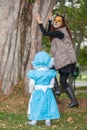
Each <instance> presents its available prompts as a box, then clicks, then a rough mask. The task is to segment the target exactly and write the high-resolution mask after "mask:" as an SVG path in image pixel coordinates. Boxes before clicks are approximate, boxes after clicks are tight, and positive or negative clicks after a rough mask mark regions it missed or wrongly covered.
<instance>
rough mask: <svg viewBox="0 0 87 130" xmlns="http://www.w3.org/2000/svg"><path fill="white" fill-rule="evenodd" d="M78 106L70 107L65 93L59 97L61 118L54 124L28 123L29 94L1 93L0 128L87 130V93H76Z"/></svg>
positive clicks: (3, 129)
mask: <svg viewBox="0 0 87 130" xmlns="http://www.w3.org/2000/svg"><path fill="white" fill-rule="evenodd" d="M76 96H77V98H78V101H79V104H80V105H79V107H78V108H72V109H68V108H67V107H66V105H68V103H69V99H68V98H67V96H66V95H65V94H64V93H63V94H62V95H61V96H60V98H59V99H57V102H58V107H59V110H60V114H61V118H60V119H59V120H52V126H50V127H46V126H45V125H44V121H39V122H38V125H37V126H29V125H28V124H27V122H28V119H27V106H28V100H29V96H28V95H23V94H22V93H18V92H17V93H15V94H12V95H10V96H4V95H3V94H2V93H0V130H12V129H13V130H87V93H76Z"/></svg>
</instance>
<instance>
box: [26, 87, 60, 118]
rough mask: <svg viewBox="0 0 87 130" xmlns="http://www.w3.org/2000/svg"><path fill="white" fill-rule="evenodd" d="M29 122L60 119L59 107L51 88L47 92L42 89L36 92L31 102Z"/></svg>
mask: <svg viewBox="0 0 87 130" xmlns="http://www.w3.org/2000/svg"><path fill="white" fill-rule="evenodd" d="M28 109H29V110H28V111H30V114H29V115H28V119H29V120H47V119H58V118H60V113H59V110H58V106H57V103H56V100H55V97H54V95H53V92H52V90H51V89H50V88H47V90H46V92H44V91H43V90H41V89H38V90H34V92H33V93H32V96H31V99H30V101H29V107H28Z"/></svg>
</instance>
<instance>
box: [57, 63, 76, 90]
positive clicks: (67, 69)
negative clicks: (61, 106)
mask: <svg viewBox="0 0 87 130" xmlns="http://www.w3.org/2000/svg"><path fill="white" fill-rule="evenodd" d="M75 69H76V64H69V65H66V66H64V67H63V68H61V69H59V70H58V72H59V74H60V84H61V85H62V87H63V88H64V89H66V88H67V87H69V84H68V82H67V79H68V76H69V74H70V73H73V72H74V71H75Z"/></svg>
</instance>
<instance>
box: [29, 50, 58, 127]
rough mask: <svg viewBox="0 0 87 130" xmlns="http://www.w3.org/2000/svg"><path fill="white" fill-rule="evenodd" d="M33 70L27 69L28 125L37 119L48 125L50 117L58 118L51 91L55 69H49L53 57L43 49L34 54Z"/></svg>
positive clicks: (34, 122)
mask: <svg viewBox="0 0 87 130" xmlns="http://www.w3.org/2000/svg"><path fill="white" fill-rule="evenodd" d="M32 65H33V68H34V69H33V70H30V71H28V73H27V77H28V78H29V79H30V80H29V92H30V93H31V98H30V101H29V105H28V119H29V120H31V121H29V122H28V124H29V125H36V124H37V121H39V120H45V125H46V126H50V125H51V120H52V119H59V118H60V113H59V110H58V106H57V103H56V100H55V97H54V95H53V93H52V89H51V88H52V87H53V86H54V78H55V76H56V71H55V70H53V69H50V68H51V67H52V66H53V58H51V57H50V56H49V54H48V53H46V52H45V51H40V52H38V53H37V54H36V55H35V58H34V61H33V62H32Z"/></svg>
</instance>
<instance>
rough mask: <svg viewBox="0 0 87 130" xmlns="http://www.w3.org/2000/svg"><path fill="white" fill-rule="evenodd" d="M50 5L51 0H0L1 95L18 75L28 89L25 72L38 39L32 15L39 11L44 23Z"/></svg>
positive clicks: (53, 1)
mask: <svg viewBox="0 0 87 130" xmlns="http://www.w3.org/2000/svg"><path fill="white" fill-rule="evenodd" d="M54 5H55V0H48V1H47V0H33V1H32V0H4V1H3V0H0V89H1V90H2V91H3V93H4V94H6V95H8V94H10V92H11V86H12V85H15V84H17V82H18V81H19V79H20V78H21V79H25V80H24V81H25V88H26V89H25V90H26V91H28V81H27V78H26V72H27V71H28V70H29V69H31V61H32V60H33V57H34V55H35V53H36V52H38V51H39V50H41V40H42V35H41V32H40V30H39V28H38V24H37V22H36V18H35V16H36V14H37V13H38V12H39V13H40V14H41V18H42V20H43V23H44V26H46V24H47V21H48V12H49V11H50V10H52V9H53V7H54Z"/></svg>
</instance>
